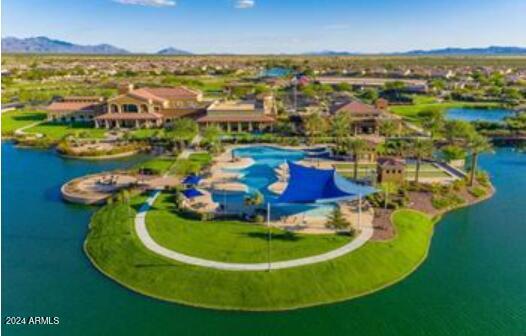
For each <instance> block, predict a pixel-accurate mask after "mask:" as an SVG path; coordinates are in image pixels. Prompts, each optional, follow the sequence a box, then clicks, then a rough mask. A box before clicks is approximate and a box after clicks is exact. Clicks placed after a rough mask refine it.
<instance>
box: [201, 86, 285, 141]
mask: <svg viewBox="0 0 526 336" xmlns="http://www.w3.org/2000/svg"><path fill="white" fill-rule="evenodd" d="M275 117H276V104H275V102H274V96H272V95H261V96H258V97H257V98H256V99H255V100H253V101H244V100H226V101H225V100H218V101H216V102H214V103H212V104H211V105H210V106H209V107H208V108H207V110H206V115H205V116H203V117H201V118H199V119H197V122H198V123H199V124H200V125H201V126H212V125H214V126H219V127H220V128H221V129H223V130H224V131H227V132H232V131H236V132H243V131H248V132H251V131H254V130H264V129H267V128H268V129H272V125H273V124H274V123H275Z"/></svg>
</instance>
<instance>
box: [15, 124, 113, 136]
mask: <svg viewBox="0 0 526 336" xmlns="http://www.w3.org/2000/svg"><path fill="white" fill-rule="evenodd" d="M26 133H41V134H44V135H45V136H46V137H47V138H49V139H52V140H60V139H62V138H63V137H65V136H66V135H69V134H78V133H85V134H86V137H88V138H94V139H102V138H104V136H105V134H106V129H103V128H94V127H93V126H90V125H88V124H85V123H74V124H59V123H50V122H49V123H43V124H40V125H37V126H35V127H31V128H29V129H27V130H26Z"/></svg>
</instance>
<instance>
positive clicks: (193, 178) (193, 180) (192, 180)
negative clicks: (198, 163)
mask: <svg viewBox="0 0 526 336" xmlns="http://www.w3.org/2000/svg"><path fill="white" fill-rule="evenodd" d="M199 182H201V177H199V176H197V175H188V176H187V177H185V179H184V180H183V184H189V185H198V184H199Z"/></svg>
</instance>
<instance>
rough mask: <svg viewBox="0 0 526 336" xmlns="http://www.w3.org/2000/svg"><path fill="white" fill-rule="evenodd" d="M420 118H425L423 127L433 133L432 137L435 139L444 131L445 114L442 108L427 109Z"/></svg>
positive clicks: (421, 113) (420, 114)
mask: <svg viewBox="0 0 526 336" xmlns="http://www.w3.org/2000/svg"><path fill="white" fill-rule="evenodd" d="M418 115H419V117H421V118H423V119H424V121H423V122H422V126H424V128H425V129H427V130H429V131H430V132H431V136H432V137H435V136H436V135H438V134H439V133H441V132H442V131H443V129H444V123H445V118H444V112H443V111H442V109H440V108H433V107H431V108H427V109H425V110H423V111H421V112H420V113H418Z"/></svg>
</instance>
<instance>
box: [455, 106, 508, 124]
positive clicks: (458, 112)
mask: <svg viewBox="0 0 526 336" xmlns="http://www.w3.org/2000/svg"><path fill="white" fill-rule="evenodd" d="M514 114H515V112H514V111H513V110H507V109H483V108H451V109H448V110H446V119H449V120H464V121H469V122H472V121H488V122H502V121H503V120H504V119H505V118H506V117H512V116H513V115H514Z"/></svg>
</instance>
